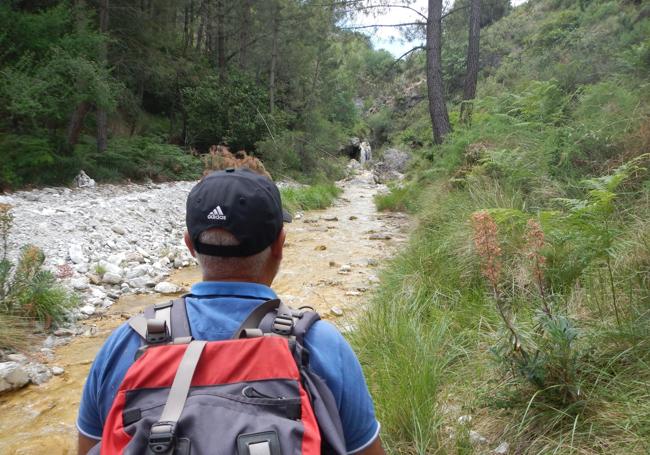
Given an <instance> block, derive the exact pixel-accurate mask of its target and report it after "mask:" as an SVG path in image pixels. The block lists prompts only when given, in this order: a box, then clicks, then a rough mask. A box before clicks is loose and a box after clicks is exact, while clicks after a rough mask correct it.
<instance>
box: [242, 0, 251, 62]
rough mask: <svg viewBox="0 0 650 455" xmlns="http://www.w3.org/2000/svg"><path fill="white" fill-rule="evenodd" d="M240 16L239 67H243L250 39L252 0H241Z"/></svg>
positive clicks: (246, 59) (246, 60)
mask: <svg viewBox="0 0 650 455" xmlns="http://www.w3.org/2000/svg"><path fill="white" fill-rule="evenodd" d="M241 7H242V16H241V27H240V29H239V68H241V69H244V68H245V67H246V64H247V63H248V45H249V44H248V42H249V40H250V35H251V33H250V28H251V8H252V7H253V0H243V1H242V2H241Z"/></svg>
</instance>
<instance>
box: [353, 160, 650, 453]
mask: <svg viewBox="0 0 650 455" xmlns="http://www.w3.org/2000/svg"><path fill="white" fill-rule="evenodd" d="M415 180H417V179H415ZM509 188H511V187H510V185H508V184H507V183H506V185H501V184H500V183H499V180H498V179H494V178H490V177H487V176H484V175H482V173H481V172H480V171H479V172H477V174H476V175H472V174H469V175H468V177H467V179H466V181H465V183H464V185H463V186H462V187H461V188H457V187H455V185H453V184H449V182H448V180H447V179H444V178H441V179H440V180H439V181H437V182H433V183H430V184H429V185H428V186H426V187H422V186H420V187H419V189H417V190H415V189H411V191H413V192H414V193H415V194H419V196H418V198H419V200H420V201H421V202H420V203H421V206H420V209H419V212H418V218H419V220H420V223H419V228H418V230H417V231H416V232H415V233H414V234H413V237H412V239H411V242H410V245H409V248H408V249H407V250H406V251H405V252H403V253H402V254H401V255H400V256H399V257H398V258H397V259H395V260H394V261H393V263H392V264H391V265H390V267H389V269H388V270H387V271H386V272H385V273H384V275H383V277H382V278H383V279H382V286H381V288H380V290H379V292H378V293H377V295H376V296H375V298H374V300H373V301H372V302H371V303H370V305H369V308H368V311H367V314H366V315H365V316H363V317H361V319H360V320H359V327H358V330H357V332H356V333H355V334H354V335H353V337H352V343H353V345H354V347H355V350H356V351H357V352H358V353H359V357H360V360H361V362H362V364H363V365H364V368H365V371H366V375H367V377H368V382H369V385H370V388H371V391H372V393H373V397H374V399H375V403H376V407H377V414H378V417H379V419H380V421H381V422H382V427H383V430H384V432H383V434H382V437H383V438H384V440H385V442H386V445H387V447H388V448H389V451H390V452H391V453H421V454H424V453H483V452H482V451H486V450H488V448H490V449H491V448H494V447H496V446H497V445H498V444H499V442H501V441H507V442H509V443H510V444H511V447H512V449H511V450H512V452H514V453H526V454H533V453H534V454H537V453H585V454H591V453H603V451H604V452H606V453H631V454H637V453H638V454H642V453H647V452H646V451H647V450H648V448H649V447H650V446H649V445H648V444H649V441H650V439H649V429H648V426H647V425H646V424H645V423H644V422H646V421H648V417H649V414H648V413H649V412H650V402H649V401H648V399H647V398H648V397H649V396H650V395H649V394H650V389H648V387H647V384H648V383H650V382H649V381H650V369H649V368H648V366H649V365H648V362H649V361H650V342H649V341H648V340H650V338H649V337H648V335H649V333H648V330H650V329H648V327H649V325H648V319H649V318H650V306H649V305H650V298H649V297H650V287H649V286H648V284H649V281H648V278H647V276H648V275H647V274H648V271H649V270H650V261H649V258H650V249H649V247H650V242H648V240H649V239H648V234H647V233H648V232H650V229H649V227H650V226H649V225H648V222H647V221H645V220H646V219H647V217H646V215H644V214H647V210H648V203H647V200H648V193H647V192H645V191H644V190H641V193H638V192H636V196H635V197H633V198H631V199H629V200H628V199H625V200H624V201H623V200H622V201H621V202H619V208H617V209H616V211H615V214H614V215H613V218H612V219H611V220H610V221H609V223H610V228H611V229H613V230H615V231H616V232H617V234H618V235H617V237H616V239H615V240H614V241H613V243H612V245H610V246H609V247H608V249H610V250H611V252H612V259H611V267H612V277H611V278H612V279H613V282H614V286H615V288H616V293H617V298H618V306H619V310H620V314H619V319H620V321H619V323H617V317H616V313H615V308H614V306H613V304H612V291H611V281H610V277H609V274H608V269H607V264H606V261H605V259H602V258H598V257H595V256H593V255H589V257H591V261H590V262H589V264H588V265H587V266H586V267H585V268H582V269H581V271H580V272H579V273H578V274H577V275H576V276H575V281H574V284H573V285H570V286H568V287H565V288H561V289H557V290H555V289H554V290H552V297H551V298H552V303H551V305H552V308H553V311H554V312H556V313H557V314H558V315H559V316H561V318H570V319H571V320H573V321H574V322H575V324H576V327H577V328H576V330H577V331H578V337H577V339H576V341H575V344H574V346H573V351H571V352H572V353H573V354H571V355H574V354H575V356H576V357H575V358H570V357H566V356H564V357H563V355H562V354H563V351H562V350H561V347H560V344H561V343H560V342H559V341H558V340H556V339H554V338H552V337H547V336H543V337H541V338H540V337H539V336H537V330H538V329H537V327H538V325H537V322H536V321H537V320H538V319H537V317H538V316H537V313H536V310H535V306H536V305H538V304H539V303H538V298H537V297H535V295H534V293H535V291H534V285H533V284H532V283H531V282H530V281H529V280H530V277H529V276H528V275H527V272H526V271H525V270H523V269H522V258H521V257H520V256H518V251H519V250H521V248H522V245H521V240H520V239H519V238H520V237H521V230H518V229H517V228H516V226H514V225H513V224H512V222H511V221H509V218H508V217H501V218H499V216H498V215H499V214H504V213H513V212H518V211H522V212H526V211H527V210H528V207H527V204H526V200H525V198H523V197H522V196H521V195H520V194H518V193H516V192H514V191H512V190H511V189H509ZM636 188H639V186H638V185H636ZM632 189H633V187H630V186H628V187H626V191H630V190H632ZM621 197H623V196H621ZM626 197H629V195H627V196H626ZM628 204H633V205H634V209H629V210H628V209H626V205H628ZM485 208H488V209H490V210H491V211H492V212H493V213H495V216H497V219H498V223H499V236H500V243H501V248H502V250H503V260H504V270H503V272H502V273H503V275H504V278H503V282H502V283H501V286H502V292H504V293H505V294H506V295H507V299H508V301H507V303H508V305H510V307H511V311H512V314H513V315H515V319H514V321H515V325H516V328H517V330H519V331H521V334H522V338H523V339H524V340H525V342H526V343H531V342H533V341H534V342H535V343H536V344H535V345H534V346H533V345H531V344H528V345H527V346H528V348H529V349H533V350H534V349H540V350H541V351H540V352H541V353H542V355H541V356H540V357H539V359H540V362H541V360H542V359H544V363H542V364H540V365H539V367H540V368H542V370H541V371H542V373H543V377H544V380H543V381H541V382H539V383H538V385H537V386H535V385H534V384H533V383H531V382H530V381H529V380H527V379H526V377H524V376H522V375H521V373H519V372H518V371H516V370H513V369H512V368H511V366H509V365H511V364H509V363H508V362H505V363H504V359H503V357H502V356H503V354H502V353H501V354H500V353H499V351H498V350H497V346H498V345H499V344H500V343H502V342H503V341H504V340H505V341H507V340H508V336H507V331H506V330H505V327H504V326H503V323H502V322H501V320H500V317H499V313H498V312H497V311H496V307H495V304H494V302H493V300H492V297H491V294H490V292H489V287H488V285H487V283H486V282H485V280H484V279H483V277H482V276H481V271H480V269H481V267H480V258H479V257H478V256H477V255H476V253H475V251H474V245H473V238H472V236H473V233H472V228H471V224H470V222H469V220H470V215H471V214H472V213H474V212H476V211H478V210H482V209H485ZM529 213H530V212H529ZM627 213H633V214H634V215H633V216H631V217H627V216H626V214H627ZM530 216H531V217H534V216H535V212H533V213H530ZM642 220H643V221H642ZM594 222H595V220H594ZM562 228H563V229H564V235H565V236H566V235H569V234H570V233H571V232H572V229H573V228H572V227H570V226H568V225H565V226H557V227H556V229H562ZM571 235H573V234H571ZM556 237H557V238H555V239H548V242H551V243H552V242H555V244H556V245H560V243H561V241H560V239H559V238H560V237H561V234H560V232H559V231H558V232H556ZM592 241H595V240H594V239H592ZM557 242H559V243H557ZM578 246H579V245H578ZM552 247H553V244H551V245H549V248H552ZM582 247H583V248H586V246H584V245H583V246H582ZM544 253H545V254H550V252H549V251H544ZM575 254H577V257H580V255H581V254H582V253H580V251H577V252H575ZM584 254H587V251H585V252H584ZM572 257H576V256H567V257H565V258H564V259H562V261H566V262H571V261H573V259H571V258H572ZM566 262H561V263H560V259H558V262H556V263H555V264H549V266H548V267H549V268H552V267H556V268H558V271H561V270H562V268H563V267H565V268H566V267H568V266H569V265H571V264H567V263H566ZM549 273H550V272H549ZM558 273H563V272H558ZM559 316H558V317H559ZM558 336H560V339H562V334H560V335H558ZM567 359H572V360H571V361H572V362H574V364H572V365H569V366H570V367H571V368H572V371H574V372H575V374H574V376H573V377H564V376H563V373H562V371H563V370H562V365H563V362H567ZM566 367H567V366H566V365H565V366H564V367H563V368H566ZM565 381H571V382H570V383H566V382H565ZM569 386H570V387H571V388H572V389H571V390H576V391H577V394H576V396H575V398H574V399H571V400H568V401H564V402H563V401H562V400H561V399H560V398H559V397H560V396H561V395H562V394H558V393H556V392H557V391H560V390H563V389H561V388H562V387H569ZM461 415H472V416H473V419H472V421H471V422H470V423H468V424H463V425H461V424H459V423H458V418H459V417H460V416H461ZM470 429H473V430H476V431H479V433H481V434H482V435H484V436H485V437H487V438H488V446H487V447H483V446H482V447H480V448H479V447H473V446H471V444H469V442H468V437H467V434H468V431H469V430H470ZM606 448H608V449H606Z"/></svg>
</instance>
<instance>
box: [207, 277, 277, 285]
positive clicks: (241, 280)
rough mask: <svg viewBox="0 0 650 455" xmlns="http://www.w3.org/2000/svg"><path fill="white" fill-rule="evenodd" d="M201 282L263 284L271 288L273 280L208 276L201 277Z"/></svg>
mask: <svg viewBox="0 0 650 455" xmlns="http://www.w3.org/2000/svg"><path fill="white" fill-rule="evenodd" d="M202 281H225V282H239V283H255V284H263V285H265V286H269V287H270V286H271V283H272V282H273V279H271V280H266V279H263V278H262V279H261V278H259V277H246V276H240V277H221V276H209V275H203V280H202Z"/></svg>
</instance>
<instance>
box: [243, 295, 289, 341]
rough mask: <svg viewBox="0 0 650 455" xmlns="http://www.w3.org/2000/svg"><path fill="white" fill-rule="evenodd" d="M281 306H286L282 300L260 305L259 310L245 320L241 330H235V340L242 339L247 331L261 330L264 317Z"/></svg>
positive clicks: (255, 310) (269, 301) (256, 309)
mask: <svg viewBox="0 0 650 455" xmlns="http://www.w3.org/2000/svg"><path fill="white" fill-rule="evenodd" d="M280 305H284V303H282V302H281V301H280V299H273V300H268V301H266V302H264V303H263V304H261V305H259V306H258V307H257V308H255V309H254V310H253V311H251V313H250V314H249V315H248V316H247V317H246V319H245V320H244V322H242V324H241V325H240V326H239V328H238V329H237V330H235V333H234V335H233V338H234V339H238V338H242V337H243V335H244V333H245V330H246V329H257V328H259V326H260V323H261V322H262V319H264V316H266V315H267V314H269V313H270V312H271V311H273V310H275V309H276V308H279V307H280Z"/></svg>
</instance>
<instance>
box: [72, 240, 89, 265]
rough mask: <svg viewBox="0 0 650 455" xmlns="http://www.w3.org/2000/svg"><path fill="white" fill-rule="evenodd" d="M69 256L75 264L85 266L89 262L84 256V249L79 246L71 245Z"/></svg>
mask: <svg viewBox="0 0 650 455" xmlns="http://www.w3.org/2000/svg"><path fill="white" fill-rule="evenodd" d="M68 256H70V260H71V261H72V262H74V263H75V264H83V263H84V262H86V261H87V259H86V256H84V252H83V249H82V248H81V245H79V244H72V245H70V248H69V249H68Z"/></svg>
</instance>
